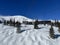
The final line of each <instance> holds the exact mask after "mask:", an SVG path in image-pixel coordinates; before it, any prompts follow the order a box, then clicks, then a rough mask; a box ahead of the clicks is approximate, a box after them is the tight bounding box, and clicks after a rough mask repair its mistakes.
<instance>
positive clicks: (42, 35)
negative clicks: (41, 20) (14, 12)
mask: <svg viewBox="0 0 60 45" xmlns="http://www.w3.org/2000/svg"><path fill="white" fill-rule="evenodd" d="M15 17H16V16H13V17H12V16H11V17H9V18H8V17H5V16H4V17H3V18H4V19H10V18H15ZM17 17H19V19H18V20H19V21H20V20H22V18H21V19H20V16H17ZM17 17H16V19H17ZM28 19H29V18H28ZM38 26H39V27H41V29H34V28H33V27H34V26H33V25H24V24H22V27H21V30H25V31H24V32H22V33H16V27H11V26H7V25H3V24H0V45H60V37H58V38H56V39H52V38H50V36H49V29H50V25H43V24H40V25H38ZM53 28H54V32H55V34H59V35H60V33H59V32H58V28H57V27H53Z"/></svg>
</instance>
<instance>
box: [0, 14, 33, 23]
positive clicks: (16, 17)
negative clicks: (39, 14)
mask: <svg viewBox="0 0 60 45" xmlns="http://www.w3.org/2000/svg"><path fill="white" fill-rule="evenodd" d="M10 19H12V20H14V19H15V21H19V22H23V21H33V20H32V19H30V18H27V17H25V16H21V15H20V16H0V20H10Z"/></svg>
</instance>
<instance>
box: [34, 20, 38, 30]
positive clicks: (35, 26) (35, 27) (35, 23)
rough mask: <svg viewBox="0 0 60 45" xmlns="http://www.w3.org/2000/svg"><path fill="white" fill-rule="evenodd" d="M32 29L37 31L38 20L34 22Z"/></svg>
mask: <svg viewBox="0 0 60 45" xmlns="http://www.w3.org/2000/svg"><path fill="white" fill-rule="evenodd" d="M34 29H38V20H36V21H35V22H34Z"/></svg>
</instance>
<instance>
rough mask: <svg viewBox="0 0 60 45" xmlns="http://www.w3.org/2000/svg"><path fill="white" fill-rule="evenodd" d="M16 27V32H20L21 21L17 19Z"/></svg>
mask: <svg viewBox="0 0 60 45" xmlns="http://www.w3.org/2000/svg"><path fill="white" fill-rule="evenodd" d="M16 27H17V33H21V23H19V22H18V21H17V22H16Z"/></svg>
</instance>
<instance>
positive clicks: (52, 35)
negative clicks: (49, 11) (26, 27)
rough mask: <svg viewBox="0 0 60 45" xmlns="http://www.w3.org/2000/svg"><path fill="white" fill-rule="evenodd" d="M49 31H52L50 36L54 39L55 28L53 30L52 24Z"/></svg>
mask: <svg viewBox="0 0 60 45" xmlns="http://www.w3.org/2000/svg"><path fill="white" fill-rule="evenodd" d="M49 33H50V37H51V38H52V39H54V30H53V26H52V24H51V28H50V31H49Z"/></svg>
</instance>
